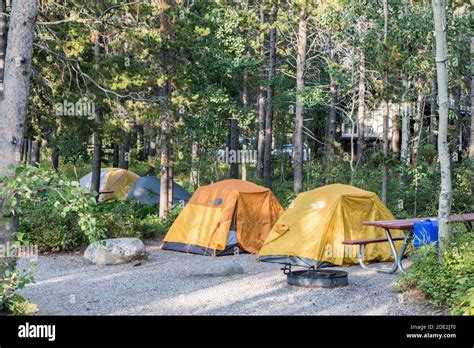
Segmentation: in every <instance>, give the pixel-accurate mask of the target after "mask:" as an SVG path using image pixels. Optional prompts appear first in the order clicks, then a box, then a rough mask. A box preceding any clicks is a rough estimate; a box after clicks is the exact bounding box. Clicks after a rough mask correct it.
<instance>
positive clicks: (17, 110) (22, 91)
mask: <svg viewBox="0 0 474 348" xmlns="http://www.w3.org/2000/svg"><path fill="white" fill-rule="evenodd" d="M36 12H37V6H36V1H34V0H24V1H15V2H14V3H13V9H12V13H11V17H10V18H11V21H10V30H9V33H8V46H7V51H6V57H5V62H6V64H5V70H4V79H3V81H4V99H3V102H2V105H1V109H0V118H1V120H2V122H1V124H0V149H1V156H2V160H1V161H0V176H4V175H8V174H9V173H8V166H9V165H10V164H13V165H18V164H19V163H20V153H21V145H22V141H21V140H22V139H23V131H24V125H25V122H26V113H27V103H28V93H29V84H30V75H31V57H32V45H33V35H34V23H35V19H36ZM19 57H21V58H19Z"/></svg>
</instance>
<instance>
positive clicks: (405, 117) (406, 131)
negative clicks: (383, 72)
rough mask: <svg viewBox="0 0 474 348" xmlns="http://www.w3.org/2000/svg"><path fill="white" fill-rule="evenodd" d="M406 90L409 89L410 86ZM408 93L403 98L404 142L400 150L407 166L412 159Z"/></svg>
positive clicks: (402, 159)
mask: <svg viewBox="0 0 474 348" xmlns="http://www.w3.org/2000/svg"><path fill="white" fill-rule="evenodd" d="M404 85H406V83H404ZM406 88H408V86H407V87H406ZM407 92H408V91H405V92H404V93H403V96H402V105H401V114H402V141H401V149H400V159H401V161H402V162H403V163H406V164H408V163H407V160H408V159H409V158H410V154H409V153H408V144H409V142H410V113H409V111H408V101H407V100H406V94H407Z"/></svg>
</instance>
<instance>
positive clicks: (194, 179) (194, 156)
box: [189, 134, 199, 190]
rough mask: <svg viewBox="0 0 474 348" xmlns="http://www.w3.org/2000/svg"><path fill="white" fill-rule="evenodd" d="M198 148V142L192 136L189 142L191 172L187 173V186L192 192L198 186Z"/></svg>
mask: <svg viewBox="0 0 474 348" xmlns="http://www.w3.org/2000/svg"><path fill="white" fill-rule="evenodd" d="M198 165H199V147H198V142H197V141H196V139H195V135H194V134H193V138H192V140H191V171H190V173H189V186H191V187H192V188H193V189H194V190H196V189H197V187H198V185H199V177H198V175H199V171H198Z"/></svg>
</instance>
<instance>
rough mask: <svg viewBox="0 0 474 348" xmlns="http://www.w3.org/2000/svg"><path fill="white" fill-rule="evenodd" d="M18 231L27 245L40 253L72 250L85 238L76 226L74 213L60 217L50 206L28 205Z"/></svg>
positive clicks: (76, 221)
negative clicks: (34, 247)
mask: <svg viewBox="0 0 474 348" xmlns="http://www.w3.org/2000/svg"><path fill="white" fill-rule="evenodd" d="M20 231H21V233H23V239H24V241H25V242H27V243H28V244H32V245H37V246H38V250H39V251H41V252H45V251H50V252H58V251H65V250H72V249H74V248H76V247H78V246H80V245H82V244H83V243H85V242H87V238H86V236H85V235H84V233H83V232H82V230H81V229H80V227H79V225H78V216H77V214H76V213H70V214H67V215H66V216H62V215H61V214H60V213H59V212H58V210H57V209H56V208H55V207H53V206H52V204H48V203H44V204H28V205H26V206H25V207H24V208H23V213H22V215H21V219H20Z"/></svg>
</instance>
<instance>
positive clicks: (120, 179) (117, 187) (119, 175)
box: [79, 168, 140, 202]
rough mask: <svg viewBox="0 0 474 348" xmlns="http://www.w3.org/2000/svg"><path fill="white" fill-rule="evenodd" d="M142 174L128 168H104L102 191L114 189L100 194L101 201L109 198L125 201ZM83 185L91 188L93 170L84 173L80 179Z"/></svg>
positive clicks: (102, 171)
mask: <svg viewBox="0 0 474 348" xmlns="http://www.w3.org/2000/svg"><path fill="white" fill-rule="evenodd" d="M139 177H140V176H138V175H137V174H135V173H134V172H131V171H129V170H126V169H121V168H104V169H102V170H101V171H100V191H113V192H112V193H103V194H101V195H100V196H99V202H103V201H107V200H109V199H118V200H120V201H123V200H125V199H126V198H127V196H128V193H129V191H130V189H131V188H132V186H133V184H134V183H135V181H137V179H138V178H139ZM79 181H80V184H81V186H82V187H85V188H87V189H89V190H90V188H91V182H92V172H90V173H88V174H86V175H84V176H83V177H82V178H81V179H80V180H79Z"/></svg>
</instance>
